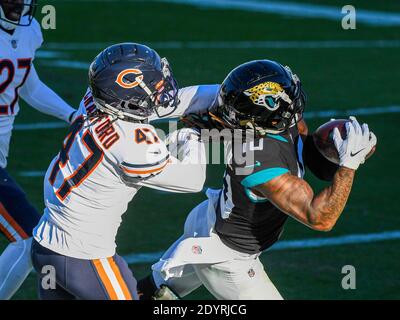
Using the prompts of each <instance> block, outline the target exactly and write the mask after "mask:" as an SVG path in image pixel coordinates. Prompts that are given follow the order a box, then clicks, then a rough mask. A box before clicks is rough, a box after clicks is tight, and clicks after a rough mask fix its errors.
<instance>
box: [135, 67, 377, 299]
mask: <svg viewBox="0 0 400 320" xmlns="http://www.w3.org/2000/svg"><path fill="white" fill-rule="evenodd" d="M304 106H305V94H304V92H303V90H302V88H301V83H300V80H299V78H298V77H297V76H296V75H295V74H293V73H292V72H291V70H290V69H289V68H288V67H283V66H282V65H280V64H279V63H277V62H274V61H269V60H258V61H252V62H248V63H245V64H243V65H240V66H239V67H237V68H235V69H234V70H233V71H232V72H231V73H230V74H229V75H228V76H227V78H226V79H225V80H224V82H223V84H222V85H221V90H220V102H219V104H218V105H217V107H216V108H212V109H211V110H209V112H208V120H204V119H207V118H205V117H204V115H203V116H199V117H196V116H195V115H193V117H192V118H191V119H190V117H187V119H186V121H187V122H189V123H191V124H192V125H194V126H196V127H200V128H201V127H207V126H208V127H209V128H213V127H217V128H221V125H222V128H224V127H225V128H229V129H233V130H234V129H237V130H240V131H241V133H240V134H241V135H242V134H244V135H245V142H244V143H242V142H241V140H240V143H237V142H235V139H234V140H233V141H231V142H228V143H231V144H232V146H231V147H230V148H228V150H230V152H229V154H228V155H227V159H231V160H230V161H227V162H226V163H227V164H228V165H227V167H226V171H225V175H224V181H223V188H222V189H221V190H208V191H207V196H208V200H206V201H204V202H203V203H201V204H200V205H198V206H197V207H196V208H194V209H193V210H192V211H191V213H190V214H189V216H188V217H187V219H186V222H185V227H184V234H183V235H182V236H181V238H179V239H178V240H177V241H176V242H175V243H174V244H173V245H172V246H171V247H170V248H169V249H168V250H167V251H166V252H165V254H164V255H163V257H162V258H161V260H160V261H159V262H158V263H156V264H155V265H153V270H154V271H153V274H152V276H149V277H147V278H145V279H143V280H141V281H139V284H138V290H139V291H140V292H141V293H142V298H143V299H150V298H157V299H165V298H167V299H168V298H171V297H173V295H169V296H163V293H165V292H163V291H162V289H163V288H164V289H165V288H168V289H171V290H172V291H173V292H174V293H176V295H178V296H180V297H183V296H185V295H187V294H189V293H191V292H192V291H193V290H195V289H197V288H198V287H200V286H201V285H204V286H205V287H206V288H207V289H208V290H209V292H210V293H212V294H213V295H214V296H215V297H216V298H217V299H224V300H238V299H256V300H264V299H265V300H275V299H282V297H281V295H280V293H279V292H278V290H277V289H276V288H275V286H274V285H273V283H272V282H271V281H270V279H269V278H268V276H267V274H266V272H265V271H264V267H263V265H262V263H261V262H260V260H259V256H260V254H261V253H262V251H264V250H266V249H267V248H269V247H270V246H272V245H273V244H274V243H275V242H276V241H278V239H279V238H280V236H281V234H282V232H283V227H284V224H285V222H286V220H287V218H288V216H290V217H292V218H294V219H296V220H297V221H299V222H301V223H303V224H304V225H306V226H308V227H310V228H312V229H314V230H318V231H329V230H331V229H332V228H333V226H334V225H335V223H336V221H337V220H338V218H339V216H340V215H341V213H342V211H343V209H344V207H345V205H346V202H347V200H348V197H349V194H350V191H351V188H352V184H353V179H354V175H355V171H356V170H357V169H358V167H359V165H360V164H362V163H364V161H365V157H366V155H367V154H368V153H369V152H370V151H371V149H372V148H373V147H374V146H375V144H376V137H375V135H374V134H373V133H372V132H370V131H369V128H368V125H366V124H364V125H362V126H360V124H359V123H358V122H357V120H356V119H355V118H352V117H351V122H349V123H348V126H347V137H346V139H345V140H343V139H342V138H341V136H340V133H339V131H338V129H335V131H334V142H335V146H336V148H337V150H338V153H339V155H340V167H339V168H338V169H337V171H336V172H335V173H334V174H333V176H332V177H331V178H330V179H331V180H332V182H331V185H330V186H329V187H327V188H325V189H324V190H323V191H321V192H320V193H319V194H316V195H314V193H313V190H312V188H311V187H310V186H309V184H308V183H307V182H306V181H305V180H303V175H304V170H305V166H309V164H308V163H304V161H303V154H307V153H308V152H309V150H308V149H306V150H304V152H303V139H304V138H305V136H306V135H307V126H306V124H305V123H304V121H303V120H302V115H303V110H304ZM302 136H303V137H302ZM236 148H239V150H240V152H239V154H241V155H242V156H243V155H247V156H249V155H250V154H252V157H253V158H254V159H253V162H252V163H251V164H250V165H247V163H243V161H242V158H240V159H239V158H237V154H238V153H236V152H235V151H234V150H235V149H236ZM310 150H311V149H310ZM242 152H243V154H242ZM328 168H329V166H328ZM246 169H247V170H246ZM312 170H313V171H315V170H319V171H320V170H323V167H322V166H319V167H317V168H315V166H314V167H313V168H312ZM329 170H331V169H330V168H329ZM321 175H323V174H321V173H320V174H319V176H321ZM159 288H161V290H159ZM167 293H169V294H170V291H167Z"/></svg>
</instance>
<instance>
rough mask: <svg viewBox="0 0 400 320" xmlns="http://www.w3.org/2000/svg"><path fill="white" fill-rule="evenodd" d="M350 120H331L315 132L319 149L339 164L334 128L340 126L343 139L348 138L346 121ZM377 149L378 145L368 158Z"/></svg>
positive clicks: (327, 157)
mask: <svg viewBox="0 0 400 320" xmlns="http://www.w3.org/2000/svg"><path fill="white" fill-rule="evenodd" d="M349 121H350V120H347V119H338V120H333V121H329V122H327V123H325V124H323V125H322V126H320V127H319V128H318V129H317V130H316V131H315V132H314V133H313V139H314V143H315V146H316V147H317V149H318V151H319V152H320V153H321V154H322V155H323V156H324V157H325V158H326V159H327V160H329V161H331V162H333V163H335V164H339V153H338V152H337V150H336V147H335V143H334V142H333V129H335V128H338V129H339V131H340V134H341V135H342V138H343V139H346V136H347V132H346V126H345V125H346V122H349ZM375 150H376V146H375V147H374V148H372V150H371V152H370V153H368V155H367V157H366V159H368V158H369V157H371V156H372V155H373V153H374V152H375Z"/></svg>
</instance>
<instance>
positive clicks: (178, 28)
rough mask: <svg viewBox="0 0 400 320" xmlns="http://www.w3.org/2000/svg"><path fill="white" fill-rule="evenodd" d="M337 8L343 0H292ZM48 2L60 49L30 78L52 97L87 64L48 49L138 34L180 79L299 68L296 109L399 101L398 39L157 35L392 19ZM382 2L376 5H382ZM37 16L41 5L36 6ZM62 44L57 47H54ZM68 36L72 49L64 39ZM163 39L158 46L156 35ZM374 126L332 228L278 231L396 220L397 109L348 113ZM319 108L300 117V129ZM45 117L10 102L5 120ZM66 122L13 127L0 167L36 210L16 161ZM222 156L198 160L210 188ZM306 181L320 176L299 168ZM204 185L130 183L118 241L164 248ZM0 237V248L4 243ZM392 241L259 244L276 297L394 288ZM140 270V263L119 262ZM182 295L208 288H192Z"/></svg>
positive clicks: (367, 295)
mask: <svg viewBox="0 0 400 320" xmlns="http://www.w3.org/2000/svg"><path fill="white" fill-rule="evenodd" d="M298 2H299V3H314V4H316V3H318V4H320V3H324V4H328V5H335V6H338V7H341V6H343V5H345V4H347V2H344V1H334V0H324V1H315V0H310V1H308V0H302V1H298ZM353 2H354V3H355V4H356V7H357V8H366V9H369V10H381V11H388V12H397V13H400V5H399V3H398V2H397V1H394V0H393V1H380V2H376V1H372V0H363V1H353ZM48 3H50V4H53V5H55V7H56V9H57V29H56V30H49V31H45V32H44V36H45V43H47V44H48V45H50V44H51V43H57V46H56V47H52V48H53V49H48V48H50V47H47V48H46V45H45V46H44V49H43V50H52V51H55V49H54V48H57V50H56V51H57V53H62V54H63V57H61V58H60V57H56V58H53V59H44V58H38V59H37V61H36V68H37V69H38V72H39V74H40V76H41V78H42V80H43V81H44V82H45V83H47V84H48V85H49V86H51V87H52V88H54V89H55V90H56V91H57V92H58V93H59V94H60V95H61V96H62V97H64V98H65V99H66V100H67V101H68V102H70V103H71V104H73V105H77V104H78V103H79V101H80V99H81V97H82V95H83V94H84V92H85V90H86V87H87V70H84V69H83V68H77V69H74V68H70V67H68V66H66V67H63V68H60V67H59V68H56V67H52V66H50V65H49V64H51V63H54V62H56V61H57V60H60V59H62V60H67V61H71V62H73V61H79V62H85V63H89V62H90V61H91V60H92V59H93V58H94V57H95V56H96V54H97V53H98V52H99V50H97V49H96V50H91V49H87V48H85V46H86V45H87V44H90V43H104V45H107V44H112V43H116V42H125V41H132V42H141V43H145V44H155V49H157V51H158V52H159V53H160V54H161V55H163V56H166V57H168V59H169V61H170V63H171V65H172V67H173V70H174V73H175V76H176V78H177V79H178V81H179V83H180V86H181V87H183V86H188V85H195V84H207V83H220V82H221V81H222V80H223V79H224V76H225V75H226V74H227V72H229V71H230V70H231V69H232V68H233V67H235V66H236V65H238V64H240V63H243V62H245V61H248V60H252V59H260V58H268V59H275V60H278V61H280V62H281V63H283V64H287V65H290V66H291V67H292V69H293V70H294V71H295V72H296V73H297V74H298V75H299V76H300V77H301V80H302V82H303V85H304V88H305V90H306V91H307V94H308V106H307V111H322V110H327V109H329V110H331V109H332V110H342V111H343V113H344V112H345V110H348V109H355V108H371V107H377V106H382V107H384V106H392V105H400V95H399V83H400V47H393V48H376V47H363V48H313V49H310V48H307V49H304V48H303V49H302V48H291V49H276V48H275V49H268V48H258V49H257V48H246V49H237V48H225V49H222V48H221V49H215V48H204V49H191V48H182V49H175V48H173V49H171V48H170V49H167V48H165V47H166V46H165V42H167V41H168V42H169V41H182V42H188V41H202V42H206V43H207V42H211V41H213V42H215V41H232V42H236V41H299V42H302V41H311V40H314V41H333V40H346V41H353V40H400V27H375V26H369V25H365V24H361V23H359V24H357V29H356V30H343V29H342V28H341V25H340V22H335V21H330V20H324V19H306V18H299V17H289V16H282V15H275V14H266V13H256V12H245V11H239V10H215V9H211V8H210V9H205V8H196V7H191V6H186V5H178V4H171V3H159V2H153V1H115V2H103V3H102V2H87V1H60V0H59V1H48ZM385 3H388V6H387V7H385ZM37 16H38V18H41V17H42V15H41V14H40V10H39V14H38V15H37ZM64 43H65V45H66V47H65V48H63V44H64ZM68 43H80V44H81V48H80V49H79V50H67V44H68ZM163 43H164V45H163ZM359 119H360V120H361V121H365V122H368V123H369V125H370V128H371V129H372V130H373V131H374V132H375V133H376V135H377V136H378V149H377V152H376V155H375V156H374V157H373V158H371V159H370V160H369V161H368V162H367V163H366V165H364V166H363V167H362V168H361V169H360V170H359V172H357V176H356V181H355V185H354V188H353V191H352V194H351V198H350V201H349V203H348V205H347V207H346V209H345V211H344V213H343V216H342V217H341V219H340V220H339V222H338V223H337V225H336V227H335V228H334V229H333V231H331V232H330V233H328V234H325V233H318V232H316V231H312V230H309V229H307V228H306V227H304V226H303V225H301V224H299V223H298V222H295V221H293V220H290V221H289V222H288V223H287V225H286V230H285V233H284V235H283V240H291V239H305V238H326V237H331V236H341V235H348V234H363V233H365V234H367V233H377V232H383V231H393V230H400V209H399V205H398V203H397V200H396V199H397V198H398V194H399V187H398V185H397V183H398V179H399V174H398V171H397V169H398V168H397V166H398V163H399V160H398V159H399V158H400V149H399V142H398V140H397V138H396V137H397V131H398V128H399V122H400V114H399V113H393V114H377V115H363V116H359ZM328 120H329V118H319V119H307V122H308V124H309V126H310V128H311V129H315V128H317V127H318V125H319V124H321V123H323V122H325V121H328ZM45 121H57V120H55V119H52V118H50V117H47V116H45V115H42V114H40V113H38V112H36V111H35V110H33V109H32V108H30V107H28V106H26V105H25V104H24V105H23V106H22V110H21V112H20V115H19V117H18V119H17V121H16V123H17V124H27V123H35V122H45ZM65 134H66V129H47V130H30V131H15V132H14V134H13V139H12V144H11V153H10V158H9V166H8V170H9V172H10V173H11V175H12V176H14V177H15V178H16V180H17V181H18V182H19V183H20V184H21V185H22V187H23V188H24V190H25V191H26V192H27V194H28V196H29V199H30V200H31V201H32V202H33V203H34V204H35V206H36V207H37V208H38V210H40V211H42V210H43V200H42V198H43V192H42V189H43V187H42V184H43V178H42V177H24V176H22V175H21V172H24V171H44V170H46V169H47V167H48V164H49V163H50V161H51V159H52V158H53V157H54V156H55V154H56V153H57V152H58V150H59V147H60V144H61V141H62V139H63V137H64V136H65ZM223 171H224V166H223V165H210V166H209V167H208V179H207V186H210V187H214V188H218V187H220V186H221V178H222V174H223ZM306 178H307V180H308V181H309V182H310V183H311V184H312V186H313V187H314V188H315V190H319V189H321V188H322V187H323V186H324V185H325V184H323V183H320V182H318V181H317V180H316V179H315V178H313V177H312V176H311V175H308V176H307V177H306ZM203 199H205V196H204V194H201V193H200V194H188V195H167V194H163V193H159V192H155V191H152V190H145V189H142V190H141V191H140V192H139V194H138V195H137V197H135V199H134V201H133V202H132V203H131V204H130V206H129V210H128V212H127V213H126V214H125V215H124V219H123V224H122V227H121V228H120V231H119V235H118V252H119V254H121V255H125V254H129V253H145V252H156V251H161V250H163V249H166V246H167V245H168V244H170V243H172V242H173V241H174V240H175V239H176V238H177V237H178V236H179V235H180V233H181V231H182V227H183V222H184V220H185V217H186V214H187V213H188V212H189V211H190V209H191V208H192V207H194V206H195V205H196V204H197V203H199V202H200V201H202V200H203ZM6 244H7V243H6V241H5V239H4V238H3V237H1V239H0V250H2V249H4V248H5V246H6ZM399 252H400V240H391V241H382V242H373V243H369V244H352V245H342V246H332V247H321V248H316V249H293V250H283V251H271V252H266V253H264V254H263V255H262V261H263V262H264V264H265V266H266V269H267V272H268V274H269V277H270V278H271V280H272V281H273V282H274V283H275V285H276V286H277V288H278V290H279V291H280V292H281V294H282V295H283V297H284V298H286V299H399V298H400V274H399V269H400V259H399ZM344 265H353V266H354V267H355V268H356V271H357V289H356V290H343V289H342V287H341V280H342V277H343V275H342V274H341V269H342V266H344ZM131 267H132V269H133V271H134V273H135V275H136V276H137V277H138V278H140V277H142V276H144V275H146V274H147V273H148V272H149V270H150V264H135V265H132V266H131ZM35 287H36V284H35V276H34V275H31V276H30V277H29V278H28V280H27V281H26V283H25V284H24V285H23V287H22V288H21V290H20V291H19V292H18V293H17V294H16V296H15V299H36V291H35V290H36V289H35ZM187 298H188V299H212V296H211V295H210V294H208V293H207V292H206V291H205V290H204V289H200V290H198V291H196V292H195V293H193V294H192V295H190V296H189V297H187Z"/></svg>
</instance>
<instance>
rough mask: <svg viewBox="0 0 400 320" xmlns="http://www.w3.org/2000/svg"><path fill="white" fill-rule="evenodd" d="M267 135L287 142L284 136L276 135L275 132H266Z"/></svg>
mask: <svg viewBox="0 0 400 320" xmlns="http://www.w3.org/2000/svg"><path fill="white" fill-rule="evenodd" d="M267 137H270V138H272V139H275V140H279V141H283V142H289V141H288V140H287V139H286V138H284V137H282V136H280V135H277V134H267Z"/></svg>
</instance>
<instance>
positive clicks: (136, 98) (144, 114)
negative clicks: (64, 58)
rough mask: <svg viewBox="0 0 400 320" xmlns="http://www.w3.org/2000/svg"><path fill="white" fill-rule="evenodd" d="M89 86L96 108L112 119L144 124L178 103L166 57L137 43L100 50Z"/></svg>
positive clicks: (90, 73)
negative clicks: (161, 56)
mask: <svg viewBox="0 0 400 320" xmlns="http://www.w3.org/2000/svg"><path fill="white" fill-rule="evenodd" d="M89 86H90V89H91V92H92V95H93V99H94V102H95V105H96V107H97V109H98V110H99V111H101V112H103V113H106V114H109V115H111V116H113V117H115V118H118V119H122V120H125V121H132V122H146V121H147V119H148V118H149V117H150V116H151V115H153V114H154V113H155V114H157V116H158V117H160V118H161V117H163V116H167V115H169V114H170V113H172V112H173V111H175V109H176V106H177V104H178V84H177V82H176V80H175V78H174V77H173V74H172V70H171V68H170V66H169V63H168V61H167V59H166V58H160V56H159V55H158V53H157V52H156V51H154V50H153V49H151V48H149V47H147V46H145V45H141V44H137V43H121V44H116V45H113V46H110V47H108V48H106V49H105V50H104V51H102V52H101V53H100V54H99V55H98V56H97V57H96V58H95V60H94V61H93V62H92V64H91V65H90V69H89Z"/></svg>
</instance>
